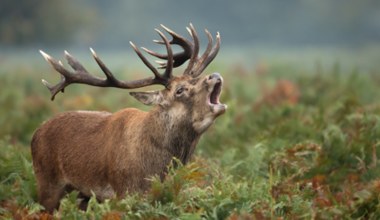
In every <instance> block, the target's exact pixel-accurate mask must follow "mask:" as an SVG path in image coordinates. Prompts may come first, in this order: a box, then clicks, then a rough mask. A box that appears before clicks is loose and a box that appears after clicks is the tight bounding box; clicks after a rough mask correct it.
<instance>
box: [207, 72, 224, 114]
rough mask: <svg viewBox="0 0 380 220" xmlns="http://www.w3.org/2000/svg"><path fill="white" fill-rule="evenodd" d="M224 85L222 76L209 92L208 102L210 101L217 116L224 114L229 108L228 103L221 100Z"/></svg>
mask: <svg viewBox="0 0 380 220" xmlns="http://www.w3.org/2000/svg"><path fill="white" fill-rule="evenodd" d="M222 85H223V79H222V78H221V77H220V78H217V79H216V82H215V84H214V87H213V88H212V90H211V92H210V94H209V100H208V102H209V105H210V107H211V110H212V112H213V113H214V114H215V115H216V116H219V115H221V114H223V113H224V112H225V111H226V109H227V105H225V104H222V103H220V101H219V98H220V94H221V92H222Z"/></svg>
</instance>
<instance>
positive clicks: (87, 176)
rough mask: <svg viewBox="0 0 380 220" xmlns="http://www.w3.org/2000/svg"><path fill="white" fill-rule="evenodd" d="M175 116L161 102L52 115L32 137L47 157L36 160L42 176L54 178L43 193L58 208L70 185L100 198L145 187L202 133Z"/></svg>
mask: <svg viewBox="0 0 380 220" xmlns="http://www.w3.org/2000/svg"><path fill="white" fill-rule="evenodd" d="M172 120H174V117H172V116H170V113H168V112H166V111H165V112H163V111H162V110H161V109H160V107H156V108H155V109H153V110H151V111H150V112H142V111H140V110H138V109H132V108H127V109H124V110H121V111H118V112H116V113H114V114H110V113H107V112H86V111H77V112H67V113H63V114H60V115H58V116H56V117H55V118H53V119H51V120H49V121H47V122H46V123H45V124H44V125H43V126H42V127H41V128H40V129H38V130H37V131H36V133H35V135H34V138H33V141H32V154H33V158H43V159H41V160H35V161H34V163H35V164H34V166H35V167H36V170H35V171H36V176H37V179H38V182H40V183H44V182H46V181H45V180H46V179H49V184H46V185H45V184H40V185H39V189H38V191H39V192H41V195H40V198H41V199H42V200H54V201H55V202H53V204H51V205H52V208H55V207H56V205H57V204H56V202H57V200H58V199H57V198H59V197H60V196H61V195H62V194H63V193H65V191H68V190H70V189H77V190H79V191H80V192H81V193H83V194H84V195H85V196H91V191H93V192H94V193H95V195H97V198H98V199H99V200H103V199H106V198H112V197H115V196H118V197H122V196H124V194H125V192H127V191H128V192H135V191H144V190H146V189H147V187H148V186H149V182H148V180H147V178H148V177H150V176H152V175H159V176H160V177H163V176H164V173H165V171H166V167H167V166H168V164H169V163H170V160H172V158H173V157H176V158H179V159H180V160H181V161H182V163H186V162H187V161H188V159H189V158H190V156H191V154H192V152H193V150H194V147H195V145H196V143H197V141H198V139H199V134H197V133H196V132H195V130H194V129H193V128H192V126H191V124H190V123H189V122H186V121H181V122H178V121H172ZM62 134H65V136H62ZM58 137H59V138H58ZM47 152H49V153H47ZM53 161H54V163H52V162H53ZM84 165H85V166H84ZM41 168H43V169H44V170H43V171H41V170H40V169H41ZM47 169H49V171H48V172H47ZM52 178H53V179H52ZM44 193H47V194H48V195H44ZM40 202H41V203H42V204H50V203H49V201H40ZM46 208H47V209H48V210H49V209H51V208H50V207H46Z"/></svg>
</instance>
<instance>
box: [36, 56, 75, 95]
mask: <svg viewBox="0 0 380 220" xmlns="http://www.w3.org/2000/svg"><path fill="white" fill-rule="evenodd" d="M40 53H41V55H42V56H43V57H44V58H45V60H46V61H47V62H48V63H50V65H51V66H52V67H53V68H54V69H55V70H56V71H57V72H59V73H60V76H61V80H60V82H59V83H58V84H56V85H54V86H53V85H51V84H50V83H49V82H47V81H46V80H44V79H42V84H44V85H45V86H46V87H47V88H48V89H49V91H50V93H51V100H52V101H53V100H54V98H55V95H57V94H58V93H59V92H60V91H61V92H64V88H65V87H66V86H67V85H68V84H69V83H67V82H66V77H65V76H67V75H69V74H72V73H70V72H69V71H68V70H66V69H65V68H63V66H62V63H60V62H59V61H57V60H55V59H54V58H53V57H51V56H50V55H49V54H47V53H45V52H44V51H42V50H40Z"/></svg>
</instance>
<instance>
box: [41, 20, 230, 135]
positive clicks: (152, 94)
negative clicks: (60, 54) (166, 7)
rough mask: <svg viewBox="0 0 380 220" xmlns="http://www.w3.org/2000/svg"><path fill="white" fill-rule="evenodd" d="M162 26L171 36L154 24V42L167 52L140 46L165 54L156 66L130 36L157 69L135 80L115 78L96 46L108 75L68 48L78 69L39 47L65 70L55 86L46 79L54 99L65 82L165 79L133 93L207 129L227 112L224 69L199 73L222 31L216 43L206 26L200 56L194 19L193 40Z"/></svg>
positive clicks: (136, 84)
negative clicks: (223, 99) (91, 68)
mask: <svg viewBox="0 0 380 220" xmlns="http://www.w3.org/2000/svg"><path fill="white" fill-rule="evenodd" d="M161 27H162V28H163V29H164V30H165V31H166V32H167V33H168V34H169V35H170V36H171V37H172V39H171V40H168V38H167V37H166V36H165V35H164V34H163V33H162V32H161V31H160V30H158V29H156V31H157V33H158V34H159V36H160V38H161V40H155V41H154V42H156V43H158V44H162V45H165V47H166V50H167V54H160V53H156V52H153V51H151V50H148V49H146V48H144V47H142V48H141V49H142V50H144V51H145V52H147V53H148V54H150V55H152V56H154V57H157V58H159V59H161V60H165V61H156V62H157V63H158V64H159V67H158V68H156V67H154V66H153V65H152V64H151V63H150V62H149V61H148V60H147V59H146V58H145V56H144V55H143V54H142V53H141V51H140V50H139V49H138V48H137V47H136V46H135V45H134V44H133V43H132V42H130V44H131V46H132V47H133V49H134V50H135V52H136V53H137V55H138V56H139V57H140V59H141V60H142V61H143V63H144V64H145V65H146V66H147V67H148V68H149V69H150V70H151V71H152V72H153V74H154V77H147V78H144V79H139V80H135V81H119V80H117V79H116V78H115V77H114V75H113V74H112V73H111V72H110V70H109V69H108V68H107V67H106V66H105V64H104V63H103V62H102V61H101V60H100V58H99V57H98V56H97V54H96V53H95V52H94V51H93V50H92V49H91V52H92V55H93V57H94V59H95V60H96V62H97V63H98V65H99V66H100V68H101V69H102V70H103V72H104V73H105V75H106V78H105V79H101V78H98V77H95V76H93V75H90V74H89V73H88V72H87V70H86V69H85V68H84V67H83V66H82V65H81V64H80V63H79V62H78V61H77V60H76V59H75V58H74V57H72V56H71V55H70V54H69V53H67V52H65V56H66V59H67V60H68V63H69V64H70V66H71V67H72V68H73V69H74V70H75V72H72V71H70V70H67V69H65V68H64V67H63V65H62V63H61V62H60V61H56V60H55V59H53V58H52V57H50V56H49V55H47V54H46V53H44V52H42V51H41V53H42V55H43V56H44V57H45V59H46V60H47V61H48V62H49V63H51V64H52V66H53V67H54V69H55V70H57V71H58V72H59V73H60V74H61V82H60V83H58V84H57V85H54V86H52V85H50V84H49V83H47V82H46V81H45V80H43V83H44V84H45V85H46V86H47V87H48V88H49V90H50V92H51V93H52V100H53V99H54V97H55V95H56V94H57V93H58V92H59V91H62V92H63V90H64V88H65V87H66V86H68V85H69V84H71V83H82V84H89V85H93V86H101V87H117V88H125V89H134V88H141V87H145V86H149V85H154V84H159V85H163V86H164V89H162V90H159V91H148V92H146V91H144V92H130V94H131V95H132V96H133V97H135V98H136V99H137V100H139V101H140V102H142V103H143V104H146V105H155V106H157V107H158V108H160V109H162V110H164V111H166V112H169V113H170V114H171V116H172V117H176V118H177V119H178V120H187V121H190V122H191V123H192V125H193V127H194V129H195V130H196V131H197V132H199V133H202V132H203V131H205V130H206V129H207V128H208V127H209V126H210V125H211V124H212V122H213V121H214V120H215V118H216V117H217V116H219V115H221V114H223V113H224V112H225V110H226V108H227V106H226V105H225V104H221V103H220V101H219V97H220V93H221V90H222V85H223V78H222V77H221V75H220V74H219V73H212V74H210V75H207V76H201V74H202V73H203V71H204V70H205V68H206V67H207V66H208V65H209V64H210V63H211V61H212V60H213V59H214V58H215V56H216V55H217V53H218V51H219V47H220V35H219V33H217V35H216V39H215V40H216V43H215V44H214V43H213V41H214V39H213V37H212V35H211V34H210V32H209V31H208V30H205V32H206V35H207V37H208V45H207V48H206V50H205V51H204V53H203V54H202V55H201V56H199V55H198V54H199V50H200V45H199V39H198V34H197V32H196V30H195V28H194V27H193V25H192V24H190V27H189V28H187V30H188V32H189V34H190V36H191V38H192V41H189V40H188V39H186V38H185V37H183V36H181V35H179V34H177V33H175V32H174V31H172V30H170V29H169V28H167V27H165V26H164V25H161ZM172 45H178V46H180V47H181V48H182V49H183V51H181V52H179V53H175V54H174V53H173V51H172V47H171V46H172ZM186 61H188V66H187V67H186V68H185V70H184V72H183V74H182V75H180V76H174V75H173V69H174V68H176V67H179V66H181V65H182V64H184V63H185V62H186ZM158 69H164V72H163V73H160V72H159V71H158Z"/></svg>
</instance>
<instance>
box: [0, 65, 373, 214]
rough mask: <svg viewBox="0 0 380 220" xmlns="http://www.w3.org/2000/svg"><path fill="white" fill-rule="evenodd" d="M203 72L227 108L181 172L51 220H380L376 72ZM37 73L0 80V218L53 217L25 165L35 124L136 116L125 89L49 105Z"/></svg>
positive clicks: (68, 207)
mask: <svg viewBox="0 0 380 220" xmlns="http://www.w3.org/2000/svg"><path fill="white" fill-rule="evenodd" d="M212 69H215V70H216V69H217V70H218V71H219V72H221V73H223V74H222V75H223V76H224V77H225V81H226V84H225V87H224V89H223V95H222V99H223V102H225V103H226V104H228V106H229V108H228V111H227V112H226V114H225V115H223V116H221V117H220V118H218V119H217V121H216V123H215V124H214V125H213V126H212V127H211V128H210V129H209V130H208V131H207V132H206V133H205V135H204V136H203V138H202V140H201V142H200V143H199V145H198V148H197V150H196V156H195V158H194V160H193V161H192V162H191V163H190V164H187V165H186V166H180V167H179V168H177V169H175V170H174V169H171V170H170V173H169V174H168V176H167V177H166V180H165V181H164V182H160V181H158V179H157V178H155V177H152V189H151V190H150V191H149V192H147V193H146V194H144V195H140V194H134V195H129V196H127V197H126V198H125V199H123V200H120V201H116V200H111V201H106V202H104V203H101V204H99V203H97V202H96V200H95V199H94V198H93V199H91V200H90V203H89V207H88V209H87V211H85V212H84V211H79V210H78V209H77V204H76V203H77V199H76V195H77V194H76V193H75V192H74V193H71V194H70V195H68V196H66V197H65V198H64V199H63V200H62V203H61V207H60V210H59V211H58V212H56V213H55V214H54V217H56V218H62V219H82V218H89V219H255V218H256V219H276V218H278V219H379V218H380V197H379V195H380V162H378V158H380V77H379V75H380V74H378V73H372V74H370V73H360V72H359V71H356V70H355V71H352V72H344V73H342V72H341V70H340V68H339V66H338V65H336V66H335V67H331V68H326V69H323V70H322V69H321V68H317V70H315V72H305V71H303V70H297V68H295V67H284V66H279V65H269V66H263V65H261V66H260V65H258V67H257V68H256V69H255V70H246V69H245V68H244V67H241V66H236V67H235V68H232V69H231V68H230V69H229V68H223V66H222V65H221V66H219V67H218V66H215V65H214V66H213V67H212ZM0 71H1V70H0ZM43 72H46V69H44V71H43ZM206 72H211V71H210V70H208V71H206ZM41 73H42V71H40V70H38V69H37V68H35V69H32V70H31V69H28V68H23V67H19V69H18V70H16V71H12V72H10V71H7V70H3V71H1V72H0V88H1V92H0V106H1V107H0V125H1V127H0V138H1V141H0V149H1V151H0V218H5V219H13V218H17V219H20V218H44V219H49V218H51V217H52V216H49V215H47V214H44V213H43V212H41V210H42V207H40V206H39V205H38V203H36V189H35V180H34V175H33V169H32V165H31V156H30V149H29V142H30V140H31V136H32V134H33V131H34V129H36V128H37V127H38V126H39V124H40V123H42V122H43V121H44V120H47V119H49V118H51V117H52V116H53V115H54V114H56V113H58V112H61V111H65V110H74V109H89V110H107V111H117V110H118V109H121V108H124V107H131V106H137V107H139V108H142V106H141V105H139V104H138V103H137V102H135V101H134V100H133V99H132V98H131V97H129V96H128V95H126V92H125V91H120V90H117V89H101V88H90V87H86V86H80V85H79V86H70V88H69V89H67V91H66V93H65V94H64V95H63V94H59V95H58V96H57V98H56V101H54V102H50V100H49V94H48V91H47V90H46V89H45V88H44V87H43V86H42V84H40V78H42V74H41ZM44 76H45V75H44ZM133 76H135V75H132V74H131V75H130V76H129V77H124V76H123V77H122V78H133ZM49 81H52V80H51V79H49ZM144 109H146V108H144Z"/></svg>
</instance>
